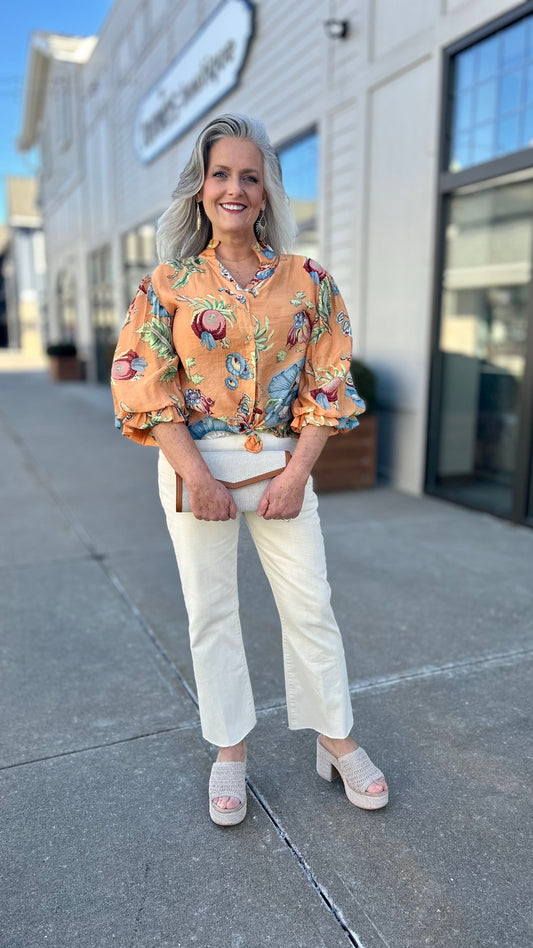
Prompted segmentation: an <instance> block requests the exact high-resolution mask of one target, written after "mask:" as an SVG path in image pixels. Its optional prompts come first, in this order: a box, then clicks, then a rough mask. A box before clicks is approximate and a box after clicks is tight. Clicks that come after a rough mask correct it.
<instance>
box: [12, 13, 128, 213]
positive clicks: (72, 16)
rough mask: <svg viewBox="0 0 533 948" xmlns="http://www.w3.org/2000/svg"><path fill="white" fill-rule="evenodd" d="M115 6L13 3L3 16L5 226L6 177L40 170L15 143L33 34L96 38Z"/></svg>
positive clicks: (34, 157) (36, 158)
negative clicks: (44, 33)
mask: <svg viewBox="0 0 533 948" xmlns="http://www.w3.org/2000/svg"><path fill="white" fill-rule="evenodd" d="M112 6H113V0H91V2H90V3H87V4H85V3H80V4H77V3H73V0H46V2H45V3H43V2H42V0H39V2H37V0H24V2H23V3H22V2H20V0H19V2H15V0H8V3H5V4H4V5H3V12H2V37H3V42H2V58H1V62H0V105H1V109H2V126H3V128H2V137H1V138H0V176H1V179H2V180H1V183H0V184H1V187H0V223H4V222H5V220H6V184H5V178H6V175H11V174H14V175H24V176H26V175H33V174H36V173H37V172H38V170H39V154H38V152H37V151H36V150H35V151H32V152H26V153H24V154H21V153H20V152H18V151H17V147H16V144H15V142H16V139H17V137H18V134H19V132H20V128H21V124H22V108H23V95H24V80H25V76H26V65H27V57H28V50H29V44H30V36H31V34H32V32H33V31H34V30H44V31H45V32H47V33H66V34H67V35H75V36H92V35H96V34H98V33H99V31H100V28H101V26H102V24H103V22H104V20H105V18H106V16H107V14H108V12H109V10H110V9H111V7H112Z"/></svg>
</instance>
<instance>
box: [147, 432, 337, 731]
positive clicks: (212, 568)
mask: <svg viewBox="0 0 533 948" xmlns="http://www.w3.org/2000/svg"><path fill="white" fill-rule="evenodd" d="M262 439H263V441H264V442H265V447H268V446H269V445H270V444H272V445H273V446H275V447H276V448H281V449H283V450H285V449H287V448H288V449H289V450H291V449H292V448H293V447H294V441H293V439H291V438H287V439H281V440H280V439H279V438H275V437H274V436H273V435H266V436H265V435H263V434H262ZM244 440H245V437H244V436H241V435H229V436H227V437H225V438H224V448H229V447H230V446H231V447H235V448H239V447H242V445H243V443H244ZM158 479H159V494H160V498H161V503H162V505H163V509H164V512H165V516H166V520H167V525H168V529H169V533H170V537H171V540H172V543H173V546H174V551H175V554H176V559H177V563H178V569H179V573H180V578H181V584H182V589H183V596H184V600H185V605H186V608H187V613H188V617H189V637H190V645H191V652H192V660H193V668H194V676H195V680H196V688H197V695H198V703H199V709H200V721H201V727H202V734H203V736H204V738H205V739H206V740H208V741H210V742H211V743H212V744H216V745H217V746H218V747H227V746H229V745H233V744H237V743H238V742H239V741H241V740H242V739H243V738H244V737H245V736H246V735H247V734H248V732H249V731H251V729H252V728H253V727H254V725H255V723H256V714H255V707H254V699H253V694H252V687H251V682H250V675H249V671H248V664H247V661H246V655H245V651H244V646H243V640H242V632H241V624H240V618H239V598H238V589H237V544H238V537H239V526H240V520H241V517H243V518H244V519H245V521H246V525H247V527H248V529H249V531H250V534H251V536H252V539H253V541H254V544H255V547H256V549H257V552H258V554H259V558H260V560H261V564H262V566H263V569H264V571H265V573H266V576H267V578H268V581H269V583H270V586H271V589H272V592H273V595H274V599H275V602H276V606H277V609H278V613H279V618H280V622H281V639H282V648H283V665H284V675H285V692H286V699H287V715H288V725H289V728H291V729H294V730H295V729H298V728H312V729H314V730H315V731H318V732H319V733H321V734H324V735H326V736H327V737H333V738H344V737H347V735H348V734H349V733H350V730H351V728H352V724H353V715H352V708H351V702H350V694H349V690H348V677H347V673H346V661H345V656H344V648H343V643H342V638H341V634H340V631H339V628H338V626H337V623H336V621H335V617H334V615H333V611H332V608H331V603H330V595H331V590H330V587H329V584H328V581H327V575H326V561H325V554H324V542H323V538H322V531H321V528H320V521H319V517H318V502H317V498H316V495H315V493H314V491H313V487H312V482H311V478H309V481H308V484H307V486H306V489H305V499H304V503H303V506H302V510H301V512H300V514H299V515H298V517H296V518H295V519H294V520H291V521H289V522H285V521H283V520H265V519H264V518H263V517H259V516H258V515H257V514H256V513H237V518H236V520H224V521H204V520H197V519H196V518H195V517H194V515H193V514H192V513H179V514H178V513H176V512H175V499H176V490H175V472H174V470H173V468H172V467H171V465H170V464H169V462H168V461H167V460H166V458H165V456H164V455H163V452H161V451H160V452H159V465H158Z"/></svg>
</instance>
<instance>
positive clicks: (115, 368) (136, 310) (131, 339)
mask: <svg viewBox="0 0 533 948" xmlns="http://www.w3.org/2000/svg"><path fill="white" fill-rule="evenodd" d="M164 267H165V265H164V264H160V266H159V267H157V268H156V270H155V271H154V273H153V276H152V278H150V277H149V276H147V277H145V278H144V279H143V280H142V281H141V284H140V286H139V289H138V290H137V293H136V295H135V298H134V300H133V302H132V303H131V306H130V308H129V310H128V314H127V316H126V319H125V322H124V325H123V327H122V330H121V332H120V335H119V338H118V342H117V347H116V350H115V356H114V359H113V365H112V367H111V391H112V394H113V401H114V404H115V424H116V427H117V428H119V429H120V430H121V431H122V434H124V435H125V436H126V437H127V438H131V439H132V441H137V442H138V443H139V444H144V445H154V446H155V444H156V442H155V440H154V438H153V437H152V433H151V429H152V428H154V427H155V425H158V424H160V423H162V422H186V421H187V409H186V405H185V400H184V397H183V393H182V391H181V389H180V385H179V375H178V372H179V357H178V355H177V353H176V350H175V348H174V343H173V339H172V325H173V319H174V310H175V302H174V301H173V299H172V297H171V295H170V294H169V293H168V292H167V294H166V295H167V296H168V300H167V299H166V297H165V283H164V280H163V279H162V276H163V274H162V273H161V270H162V268H163V269H164ZM165 304H166V306H167V307H168V309H167V308H165Z"/></svg>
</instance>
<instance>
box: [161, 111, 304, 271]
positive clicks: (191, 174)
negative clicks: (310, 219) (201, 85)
mask: <svg viewBox="0 0 533 948" xmlns="http://www.w3.org/2000/svg"><path fill="white" fill-rule="evenodd" d="M220 138H245V139H247V140H248V141H251V142H253V144H254V145H256V147H257V148H258V149H259V151H260V152H261V154H262V156H263V176H264V185H265V192H266V196H267V201H266V207H265V210H264V216H265V221H266V234H265V237H264V238H263V239H264V240H265V241H266V242H267V244H269V245H270V246H271V247H272V249H273V250H274V251H275V252H276V253H283V252H286V251H288V250H289V249H290V246H291V244H292V241H293V239H294V235H295V231H296V228H295V224H294V219H293V216H292V214H291V210H290V206H289V199H288V197H287V194H286V193H285V189H284V187H283V182H282V180H281V166H280V163H279V158H278V156H277V155H276V152H275V151H274V148H273V147H272V144H271V142H270V139H269V137H268V135H267V133H266V129H265V126H264V125H263V123H262V122H260V121H259V120H258V119H254V118H249V117H248V116H246V115H239V114H229V113H228V114H225V115H219V116H218V117H217V118H214V119H213V120H212V121H211V122H209V124H208V125H206V127H205V128H204V129H203V130H202V131H201V132H200V134H199V136H198V138H197V140H196V144H195V146H194V148H193V152H192V155H191V157H190V158H189V161H188V162H187V164H186V165H185V168H184V169H183V171H182V173H181V175H180V179H179V181H178V184H177V187H176V188H175V190H174V191H173V192H172V198H173V200H172V204H171V205H170V207H168V208H167V210H166V211H165V212H164V213H163V214H162V215H161V217H160V218H159V221H158V223H157V235H156V244H157V253H158V256H159V260H160V261H163V260H177V259H180V258H181V257H195V256H198V254H200V253H201V252H202V250H204V248H205V247H206V246H207V244H208V243H209V241H210V240H211V237H212V235H213V232H212V227H211V222H210V220H209V219H208V217H207V216H206V214H205V212H204V210H203V208H200V214H201V224H200V229H199V230H198V229H197V223H196V210H197V208H196V195H197V194H198V192H199V191H201V189H202V186H203V183H204V179H205V173H206V170H207V164H208V161H209V152H210V151H211V148H212V146H213V143H214V142H216V141H218V139H220ZM256 236H257V235H256Z"/></svg>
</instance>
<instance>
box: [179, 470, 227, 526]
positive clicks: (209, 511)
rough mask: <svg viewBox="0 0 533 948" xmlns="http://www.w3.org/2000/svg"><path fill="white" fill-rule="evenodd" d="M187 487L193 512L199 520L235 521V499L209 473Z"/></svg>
mask: <svg viewBox="0 0 533 948" xmlns="http://www.w3.org/2000/svg"><path fill="white" fill-rule="evenodd" d="M187 487H188V489H189V499H190V502H191V511H192V513H193V514H194V516H195V517H196V519H197V520H235V517H236V516H237V508H236V506H235V501H234V500H233V497H232V496H231V494H230V492H229V490H228V489H227V487H224V484H221V483H220V481H217V480H215V478H214V477H212V476H211V474H209V472H207V475H206V476H205V477H201V478H199V479H197V480H195V481H194V482H193V483H189V484H187Z"/></svg>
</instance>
